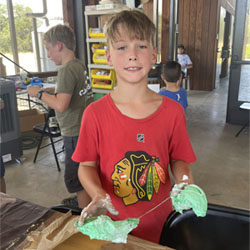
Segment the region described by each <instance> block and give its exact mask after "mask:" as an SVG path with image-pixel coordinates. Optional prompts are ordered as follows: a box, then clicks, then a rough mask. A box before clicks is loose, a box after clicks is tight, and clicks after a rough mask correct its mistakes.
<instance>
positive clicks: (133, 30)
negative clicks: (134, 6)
mask: <svg viewBox="0 0 250 250" xmlns="http://www.w3.org/2000/svg"><path fill="white" fill-rule="evenodd" d="M119 25H121V26H122V28H123V29H125V30H126V31H127V32H128V34H129V37H130V39H132V40H133V39H138V40H146V41H148V42H150V44H151V45H152V46H153V47H155V45H154V43H155V42H154V36H155V26H154V24H153V23H152V21H151V20H150V19H149V18H148V17H147V16H146V15H145V14H144V13H142V12H141V11H138V10H124V11H121V12H119V13H118V14H115V15H114V16H112V17H111V18H110V19H109V20H108V21H107V22H106V24H105V26H104V33H105V36H106V37H107V45H108V47H109V45H110V44H113V43H114V42H115V40H116V39H117V37H119V36H120V35H121V34H119V30H118V26H119Z"/></svg>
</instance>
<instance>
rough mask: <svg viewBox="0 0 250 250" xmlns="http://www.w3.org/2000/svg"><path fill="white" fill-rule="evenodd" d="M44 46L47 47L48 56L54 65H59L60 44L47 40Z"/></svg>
mask: <svg viewBox="0 0 250 250" xmlns="http://www.w3.org/2000/svg"><path fill="white" fill-rule="evenodd" d="M44 45H45V48H46V49H47V54H48V58H50V59H51V60H52V61H53V62H54V63H55V64H56V65H61V57H60V54H59V52H60V48H59V47H60V46H59V44H58V43H57V44H56V45H53V44H52V43H49V42H46V41H45V42H44Z"/></svg>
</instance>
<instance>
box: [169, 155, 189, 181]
mask: <svg viewBox="0 0 250 250" xmlns="http://www.w3.org/2000/svg"><path fill="white" fill-rule="evenodd" d="M170 167H171V171H172V174H173V176H174V178H175V183H176V184H178V183H181V182H186V183H188V184H193V183H194V180H193V176H192V173H191V169H190V166H189V164H188V163H186V162H184V161H180V160H178V161H174V160H172V161H171V163H170Z"/></svg>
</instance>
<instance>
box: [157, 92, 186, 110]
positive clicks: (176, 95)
mask: <svg viewBox="0 0 250 250" xmlns="http://www.w3.org/2000/svg"><path fill="white" fill-rule="evenodd" d="M159 94H160V95H164V96H167V97H169V98H171V99H173V100H175V101H177V102H179V103H180V104H181V105H182V107H183V108H184V110H186V108H187V106H188V102H187V91H186V90H185V89H184V88H180V90H179V91H177V92H172V91H169V90H161V91H160V92H159Z"/></svg>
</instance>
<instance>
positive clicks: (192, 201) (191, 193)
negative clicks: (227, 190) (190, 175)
mask: <svg viewBox="0 0 250 250" xmlns="http://www.w3.org/2000/svg"><path fill="white" fill-rule="evenodd" d="M170 197H171V199H172V204H173V206H174V208H175V210H176V211H177V212H179V213H181V214H182V213H183V210H187V209H190V208H192V209H193V211H194V213H195V214H196V215H197V216H201V217H204V216H206V213H207V198H206V194H205V193H204V192H203V190H202V189H201V188H200V187H198V186H197V185H194V184H190V185H187V186H185V187H184V189H182V190H181V191H180V192H179V194H178V195H177V196H173V195H172V192H171V193H170Z"/></svg>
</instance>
